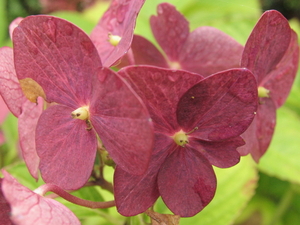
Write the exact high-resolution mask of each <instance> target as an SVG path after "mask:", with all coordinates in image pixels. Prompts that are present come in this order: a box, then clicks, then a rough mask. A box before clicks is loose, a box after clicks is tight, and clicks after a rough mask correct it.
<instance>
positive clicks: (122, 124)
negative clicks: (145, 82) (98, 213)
mask: <svg viewBox="0 0 300 225" xmlns="http://www.w3.org/2000/svg"><path fill="white" fill-rule="evenodd" d="M94 88H95V89H94V90H93V98H92V100H91V106H90V115H91V121H92V125H93V127H94V128H95V130H96V131H97V133H98V135H99V137H100V139H101V140H102V142H103V144H104V146H105V148H106V149H107V151H108V152H109V154H110V156H111V157H112V158H113V160H114V161H115V162H116V164H117V165H118V166H120V167H121V168H122V169H123V170H125V171H127V172H128V173H132V174H142V173H144V172H145V170H146V169H147V167H148V163H149V160H150V157H151V153H152V146H153V138H154V137H153V136H154V134H153V124H152V122H151V119H150V116H149V113H148V111H147V109H146V107H145V105H144V103H143V102H142V100H141V99H140V98H139V97H138V96H137V95H136V94H135V93H134V91H133V90H132V88H131V87H130V86H129V85H128V84H127V83H126V82H125V80H124V79H123V78H121V77H120V76H119V75H118V74H116V73H114V72H113V71H112V70H109V69H106V68H103V70H102V71H101V72H100V73H99V76H98V81H97V82H96V83H95V85H94Z"/></svg>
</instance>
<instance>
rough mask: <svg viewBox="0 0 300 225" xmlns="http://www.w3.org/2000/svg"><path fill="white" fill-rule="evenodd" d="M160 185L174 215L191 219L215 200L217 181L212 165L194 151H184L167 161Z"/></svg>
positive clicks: (175, 152)
mask: <svg viewBox="0 0 300 225" xmlns="http://www.w3.org/2000/svg"><path fill="white" fill-rule="evenodd" d="M178 148H181V147H178ZM157 182H158V188H159V193H160V194H161V197H162V199H163V201H164V202H165V203H166V205H167V206H168V208H169V209H170V210H171V211H172V212H173V213H174V214H175V215H180V216H181V217H191V216H194V215H195V214H197V213H198V212H200V211H201V210H202V209H203V208H204V207H205V206H206V205H207V204H208V203H209V202H210V201H211V200H212V198H213V197H214V194H215V191H216V182H217V181H216V177H215V174H214V171H213V169H212V166H211V165H210V164H209V162H208V161H207V160H206V159H205V158H204V157H203V156H202V155H201V154H200V153H198V152H196V151H195V150H193V149H189V148H185V149H177V150H175V151H174V152H173V154H171V155H170V156H169V157H168V158H167V160H166V161H165V162H164V164H163V165H162V167H161V168H160V171H159V173H158V178H157Z"/></svg>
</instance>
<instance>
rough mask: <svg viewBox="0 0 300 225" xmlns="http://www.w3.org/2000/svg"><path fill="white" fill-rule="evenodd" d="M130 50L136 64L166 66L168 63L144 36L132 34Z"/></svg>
mask: <svg viewBox="0 0 300 225" xmlns="http://www.w3.org/2000/svg"><path fill="white" fill-rule="evenodd" d="M131 50H132V52H133V55H134V59H135V64H136V65H149V66H151V65H152V66H159V67H164V68H168V67H169V66H168V63H167V61H166V60H165V57H164V56H163V55H162V54H161V53H160V51H159V50H158V49H157V48H156V47H155V45H153V44H152V43H151V42H150V41H148V40H147V39H146V38H144V37H142V36H139V35H134V37H133V40H132V44H131Z"/></svg>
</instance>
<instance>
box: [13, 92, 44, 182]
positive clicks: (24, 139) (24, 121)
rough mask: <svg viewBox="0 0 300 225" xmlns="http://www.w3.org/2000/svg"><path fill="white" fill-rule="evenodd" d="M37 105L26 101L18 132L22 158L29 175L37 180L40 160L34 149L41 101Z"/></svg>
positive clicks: (41, 109) (41, 107)
mask: <svg viewBox="0 0 300 225" xmlns="http://www.w3.org/2000/svg"><path fill="white" fill-rule="evenodd" d="M38 103H39V104H38V105H36V104H34V103H32V102H30V101H26V102H25V103H24V104H23V107H22V108H23V112H22V114H21V115H20V116H19V120H18V131H19V139H20V146H21V150H22V156H23V159H24V161H25V163H26V166H27V168H28V170H29V172H30V174H31V175H32V176H33V177H34V178H35V179H36V180H37V179H38V167H39V162H40V159H39V157H38V155H37V152H36V147H35V129H36V126H37V122H38V119H39V117H40V115H41V114H42V112H43V100H42V99H41V98H40V99H39V100H38Z"/></svg>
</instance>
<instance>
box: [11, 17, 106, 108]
mask: <svg viewBox="0 0 300 225" xmlns="http://www.w3.org/2000/svg"><path fill="white" fill-rule="evenodd" d="M13 43H14V57H15V67H16V72H17V76H18V78H19V79H24V78H32V79H33V80H35V81H36V82H38V84H39V85H41V86H42V88H43V89H44V91H45V94H46V97H47V101H48V102H57V103H62V104H65V105H67V106H69V107H76V106H77V103H79V104H87V103H88V99H89V98H90V96H91V95H92V94H91V91H92V79H93V78H95V77H96V74H97V73H98V71H99V68H101V61H100V58H99V56H98V53H97V50H96V48H95V47H94V45H93V43H92V42H91V40H90V39H89V37H88V36H87V35H86V34H85V33H84V32H83V31H82V30H80V29H79V28H77V27H76V26H75V25H73V24H71V23H69V22H67V21H65V20H63V19H59V18H55V17H52V16H29V17H26V18H25V19H23V20H22V21H21V22H20V24H19V26H18V27H17V28H15V30H14V33H13Z"/></svg>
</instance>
